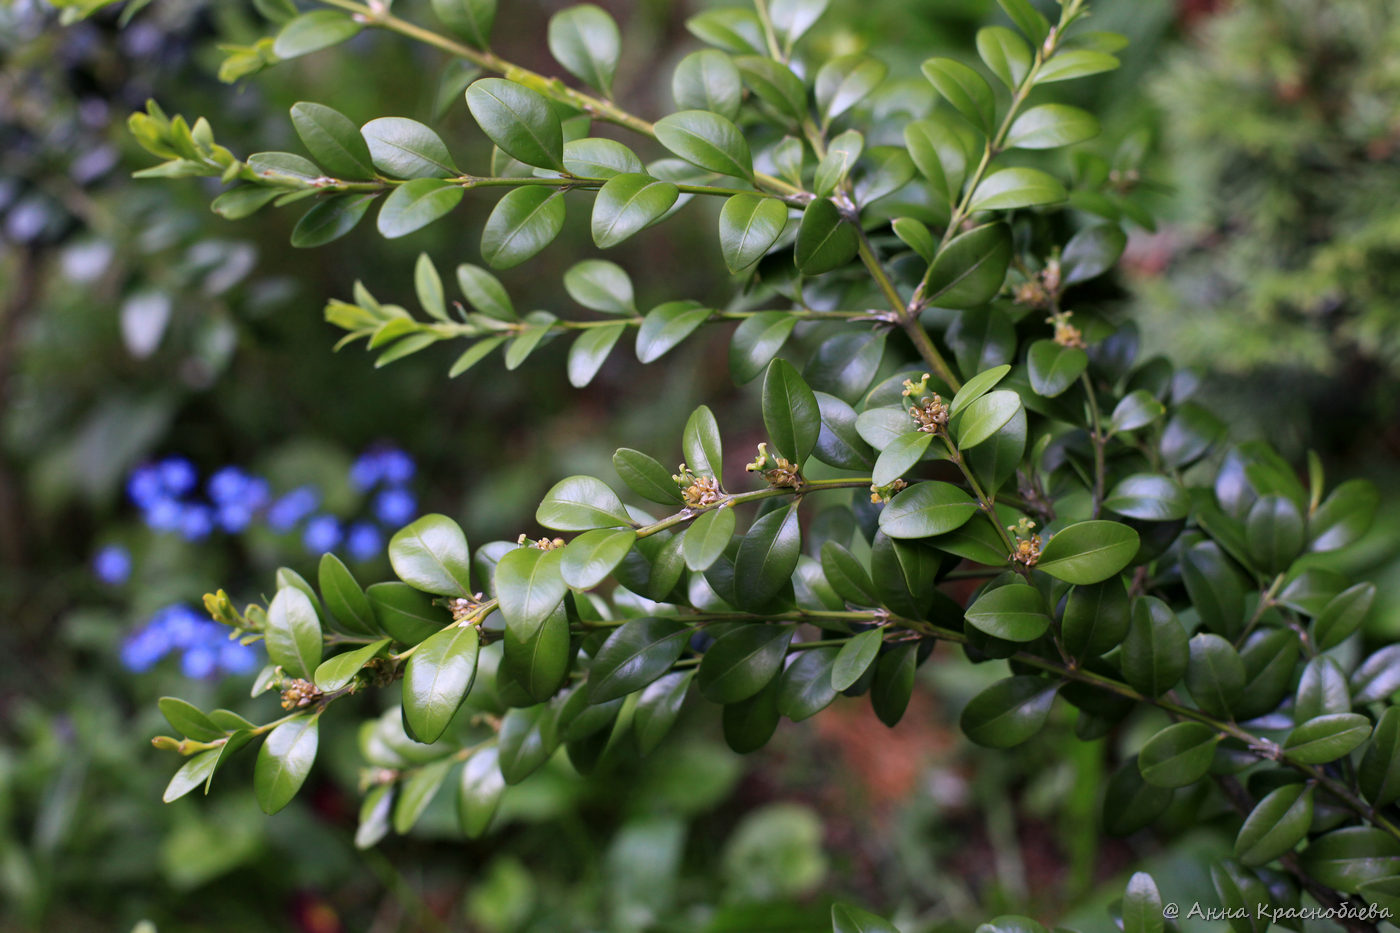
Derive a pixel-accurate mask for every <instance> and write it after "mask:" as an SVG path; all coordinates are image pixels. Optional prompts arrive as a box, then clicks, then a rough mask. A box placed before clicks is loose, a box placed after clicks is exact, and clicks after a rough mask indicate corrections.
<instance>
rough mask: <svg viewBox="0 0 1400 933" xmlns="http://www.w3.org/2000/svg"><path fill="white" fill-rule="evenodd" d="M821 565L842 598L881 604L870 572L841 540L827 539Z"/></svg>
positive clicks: (869, 604) (862, 604)
mask: <svg viewBox="0 0 1400 933" xmlns="http://www.w3.org/2000/svg"><path fill="white" fill-rule="evenodd" d="M821 567H822V574H823V575H824V576H825V577H826V579H827V582H828V583H829V584H830V585H831V588H832V589H833V590H835V591H836V593H837V594H838V595H839V596H840V597H841V598H842V599H844V600H846V601H847V602H851V603H855V604H856V605H858V606H878V605H879V604H880V601H879V598H878V597H877V596H876V595H875V588H874V584H872V583H871V582H870V574H869V573H868V572H867V571H866V569H865V567H864V565H863V564H861V562H860V561H859V560H857V559H856V557H855V555H854V554H852V553H851V552H850V551H849V550H847V549H846V548H845V547H843V546H842V545H841V544H840V543H839V542H837V541H826V542H824V543H823V544H822V550H821ZM841 689H843V690H844V689H845V688H844V687H843V688H841Z"/></svg>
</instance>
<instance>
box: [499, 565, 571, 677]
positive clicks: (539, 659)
mask: <svg viewBox="0 0 1400 933" xmlns="http://www.w3.org/2000/svg"><path fill="white" fill-rule="evenodd" d="M551 553H555V552H551ZM503 641H504V652H503V654H502V658H501V663H502V665H503V668H504V670H505V671H506V672H507V673H508V674H509V676H510V677H512V678H513V679H514V681H515V683H516V684H517V685H518V686H519V688H520V689H521V690H522V691H523V693H524V695H525V696H527V697H529V698H530V699H532V700H534V701H535V702H536V703H543V702H544V701H546V700H548V699H550V698H551V697H553V696H554V694H555V693H556V692H558V690H559V688H560V687H562V686H563V685H564V683H565V681H566V680H567V679H568V675H569V662H570V660H571V658H572V653H571V651H570V647H569V617H568V613H567V612H566V611H565V609H564V607H563V606H562V605H558V606H556V607H555V609H554V611H553V612H551V613H550V614H549V615H548V616H546V617H545V618H544V619H543V620H541V621H540V622H539V623H538V624H537V625H531V624H529V623H528V622H524V621H521V620H519V619H518V618H516V619H512V618H511V617H510V616H507V617H506V632H505V638H504V640H503Z"/></svg>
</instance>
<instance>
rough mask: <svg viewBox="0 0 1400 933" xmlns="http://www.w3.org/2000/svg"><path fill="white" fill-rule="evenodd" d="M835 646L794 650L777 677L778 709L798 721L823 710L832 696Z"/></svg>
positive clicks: (834, 692)
mask: <svg viewBox="0 0 1400 933" xmlns="http://www.w3.org/2000/svg"><path fill="white" fill-rule="evenodd" d="M836 651H837V649H836V648H813V649H811V650H808V651H801V652H797V654H796V657H794V659H793V661H792V663H791V664H789V665H788V666H787V667H786V668H785V669H784V670H783V673H782V674H781V675H780V676H779V678H778V712H779V713H780V714H782V715H783V716H786V717H787V718H788V719H791V720H792V721H793V722H800V721H801V720H803V719H807V718H809V717H811V716H815V715H816V714H817V713H819V712H821V711H822V710H824V709H826V708H827V707H828V706H830V705H831V701H832V700H834V699H836V688H835V687H833V686H832V685H831V672H832V664H833V662H834V661H835V660H836Z"/></svg>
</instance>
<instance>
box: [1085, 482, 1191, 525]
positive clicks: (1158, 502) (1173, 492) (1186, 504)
mask: <svg viewBox="0 0 1400 933" xmlns="http://www.w3.org/2000/svg"><path fill="white" fill-rule="evenodd" d="M1103 504H1104V508H1106V509H1108V510H1109V511H1110V512H1117V513H1118V514H1119V515H1124V516H1127V517H1128V518H1136V519H1139V520H1142V521H1148V522H1169V521H1176V520H1177V519H1182V518H1185V517H1186V515H1187V513H1188V512H1190V510H1191V498H1190V497H1189V496H1188V495H1187V494H1186V490H1185V489H1183V488H1182V486H1181V484H1180V483H1178V482H1177V481H1176V480H1174V479H1172V478H1171V477H1170V476H1163V475H1161V474H1158V473H1134V474H1133V475H1132V476H1126V477H1124V478H1123V479H1121V480H1119V481H1118V484H1117V485H1116V486H1114V487H1113V489H1112V490H1110V491H1109V493H1108V496H1107V497H1106V498H1105V499H1104V501H1103Z"/></svg>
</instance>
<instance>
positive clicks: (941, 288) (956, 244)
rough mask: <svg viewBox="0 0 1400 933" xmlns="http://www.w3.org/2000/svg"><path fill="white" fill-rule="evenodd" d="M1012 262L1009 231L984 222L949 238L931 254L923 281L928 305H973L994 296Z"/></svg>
mask: <svg viewBox="0 0 1400 933" xmlns="http://www.w3.org/2000/svg"><path fill="white" fill-rule="evenodd" d="M1010 263H1011V230H1010V228H1008V227H1007V226H1006V224H1003V223H993V224H983V225H982V226H980V227H974V228H973V229H971V230H969V231H967V232H966V233H960V234H958V235H957V236H955V237H953V239H952V240H950V241H948V245H947V246H945V247H944V248H943V249H942V250H940V251H939V253H938V255H937V256H936V257H934V260H933V265H931V266H929V270H928V275H927V278H926V280H925V284H924V291H925V293H926V294H927V295H928V300H929V303H930V304H933V305H937V306H938V307H940V308H976V307H979V306H981V305H984V304H986V303H987V302H989V301H991V300H992V299H993V298H995V297H996V295H997V293H998V292H1000V291H1001V287H1002V285H1003V284H1004V283H1005V282H1006V269H1007V267H1008V266H1009V265H1010Z"/></svg>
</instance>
